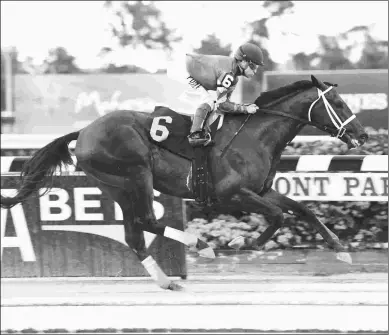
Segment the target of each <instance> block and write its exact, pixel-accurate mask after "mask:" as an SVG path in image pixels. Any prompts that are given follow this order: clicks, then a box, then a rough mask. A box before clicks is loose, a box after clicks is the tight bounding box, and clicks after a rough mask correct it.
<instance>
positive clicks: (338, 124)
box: [221, 85, 355, 156]
mask: <svg viewBox="0 0 389 335" xmlns="http://www.w3.org/2000/svg"><path fill="white" fill-rule="evenodd" d="M333 87H334V86H333V85H331V86H330V87H329V88H327V89H326V90H325V91H322V90H320V89H319V88H317V92H318V98H317V99H316V100H315V101H314V102H312V104H311V106H310V107H309V110H308V120H304V119H302V118H299V117H298V116H294V115H290V114H288V113H285V112H279V111H275V110H272V109H268V108H269V107H272V106H274V105H276V104H279V103H281V102H282V101H285V100H288V99H290V98H291V97H293V96H296V95H297V94H299V93H301V92H302V90H298V91H295V92H292V93H290V94H287V95H285V96H283V97H281V98H279V99H277V100H275V101H272V102H271V103H269V104H267V105H265V107H267V108H259V109H258V111H257V112H262V113H267V114H272V115H279V116H283V117H286V118H289V119H293V120H296V121H298V122H300V123H302V124H304V125H310V126H313V127H315V128H317V129H320V130H322V131H324V132H326V133H328V134H330V135H331V136H332V137H337V138H339V139H340V138H342V137H343V136H344V134H345V133H346V128H344V126H346V125H347V124H348V123H350V122H351V121H352V120H353V119H354V118H355V114H353V115H352V116H350V117H349V118H348V119H347V120H346V121H344V122H342V121H341V120H340V118H339V116H338V115H337V114H336V112H335V111H334V109H333V108H332V106H331V105H330V103H329V102H328V100H327V98H326V97H325V94H326V93H328V92H329V91H330V90H331V89H332V88H333ZM320 99H323V102H324V106H325V108H326V111H327V113H328V116H329V117H330V119H331V121H332V124H333V125H334V126H335V127H331V126H325V125H322V124H320V123H317V122H314V121H312V118H311V114H312V111H313V107H314V106H315V104H316V103H317V102H318V101H320ZM252 115H253V114H249V115H248V116H247V117H246V119H245V120H244V122H243V123H242V125H241V126H240V128H239V129H238V130H237V131H236V132H235V134H234V136H233V137H232V138H231V140H230V141H229V142H228V143H227V145H226V146H225V147H224V149H222V150H221V156H224V154H225V153H226V151H227V149H228V148H229V147H230V145H231V143H232V141H233V140H234V138H235V137H236V136H237V135H238V134H239V132H240V131H241V130H242V128H243V127H244V126H245V124H246V123H247V121H248V120H249V119H250V117H251V116H252Z"/></svg>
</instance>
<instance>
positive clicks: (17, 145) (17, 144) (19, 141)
mask: <svg viewBox="0 0 389 335" xmlns="http://www.w3.org/2000/svg"><path fill="white" fill-rule="evenodd" d="M63 135H64V134H40V135H32V134H29V135H25V134H2V135H1V148H2V149H40V148H42V147H44V146H45V145H46V144H48V143H50V142H51V141H53V140H54V139H56V138H57V137H61V136H63ZM314 141H322V142H333V141H337V139H336V138H334V137H330V136H296V138H295V139H294V140H293V141H292V142H295V143H296V142H300V143H306V142H314ZM75 143H76V142H75V141H73V142H71V143H70V145H69V146H70V148H74V146H75Z"/></svg>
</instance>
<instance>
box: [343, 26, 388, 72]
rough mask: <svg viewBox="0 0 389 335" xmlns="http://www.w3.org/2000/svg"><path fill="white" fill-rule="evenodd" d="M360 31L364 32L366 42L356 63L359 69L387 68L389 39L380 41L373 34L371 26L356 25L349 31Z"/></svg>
mask: <svg viewBox="0 0 389 335" xmlns="http://www.w3.org/2000/svg"><path fill="white" fill-rule="evenodd" d="M355 31H360V32H362V33H363V34H364V37H365V43H364V47H363V49H362V53H361V57H360V58H359V60H358V62H357V63H356V67H357V68H359V69H387V68H388V41H379V40H376V39H374V37H373V36H371V33H370V29H369V27H366V26H359V27H354V28H353V29H351V30H350V31H349V33H351V32H355Z"/></svg>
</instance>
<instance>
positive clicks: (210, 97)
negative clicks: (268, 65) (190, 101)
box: [186, 43, 264, 146]
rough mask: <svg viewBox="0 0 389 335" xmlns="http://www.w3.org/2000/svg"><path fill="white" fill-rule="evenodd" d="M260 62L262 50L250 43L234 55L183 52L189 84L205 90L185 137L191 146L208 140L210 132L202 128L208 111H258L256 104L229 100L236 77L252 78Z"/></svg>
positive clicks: (241, 47)
mask: <svg viewBox="0 0 389 335" xmlns="http://www.w3.org/2000/svg"><path fill="white" fill-rule="evenodd" d="M263 65H264V63H263V54H262V50H261V49H260V48H259V47H258V46H256V45H255V44H251V43H245V44H243V45H241V46H240V47H239V48H238V49H237V51H236V52H235V54H234V56H233V57H227V56H217V55H198V54H186V71H187V73H188V74H189V77H188V79H190V82H189V84H190V85H191V86H192V87H195V88H196V89H198V90H202V91H203V93H204V94H203V99H202V103H201V105H200V106H198V108H197V110H196V113H195V115H194V118H193V123H192V127H191V130H190V135H189V136H188V140H189V143H190V144H191V145H192V146H202V145H204V144H207V143H208V142H209V138H210V137H209V134H207V133H206V132H205V131H204V130H203V126H204V123H205V120H206V119H207V116H208V114H209V113H210V112H212V111H214V110H216V109H219V110H221V111H222V112H224V113H229V114H253V113H255V112H256V111H257V109H258V107H257V106H256V105H255V104H251V105H242V104H236V103H233V102H231V101H229V99H230V97H231V95H232V93H233V91H234V89H235V87H236V84H237V82H238V80H239V78H238V77H239V76H245V77H246V78H252V77H253V76H254V75H255V73H256V71H257V70H258V67H259V66H263Z"/></svg>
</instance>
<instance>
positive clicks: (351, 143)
mask: <svg viewBox="0 0 389 335" xmlns="http://www.w3.org/2000/svg"><path fill="white" fill-rule="evenodd" d="M345 137H346V139H347V145H348V148H349V149H352V148H358V147H360V146H362V145H364V144H365V143H366V141H367V140H368V138H369V135H367V134H366V133H363V134H361V135H360V136H359V137H358V138H353V137H351V135H350V134H347V133H346V134H345Z"/></svg>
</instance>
